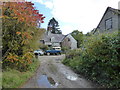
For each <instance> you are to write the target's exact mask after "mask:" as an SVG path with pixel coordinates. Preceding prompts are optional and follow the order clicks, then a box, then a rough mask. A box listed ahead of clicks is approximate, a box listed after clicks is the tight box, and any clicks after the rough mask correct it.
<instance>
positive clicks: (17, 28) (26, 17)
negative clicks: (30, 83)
mask: <svg viewBox="0 0 120 90" xmlns="http://www.w3.org/2000/svg"><path fill="white" fill-rule="evenodd" d="M33 5H34V4H33V3H31V2H5V3H3V5H2V7H3V8H2V27H3V28H2V30H3V32H2V33H3V34H2V41H3V48H2V55H3V67H6V66H10V67H12V68H16V67H17V68H19V69H21V70H22V69H26V68H27V67H28V66H29V65H30V63H32V61H31V58H32V56H33V55H32V52H31V51H32V50H33V49H35V48H34V47H33V46H32V45H33V43H34V46H36V45H35V42H37V40H38V37H40V35H41V33H42V32H43V30H42V29H39V28H37V23H38V21H40V22H41V23H44V22H43V19H44V18H45V17H43V14H39V13H38V10H36V9H35V8H34V7H33Z"/></svg>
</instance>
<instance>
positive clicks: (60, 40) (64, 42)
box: [40, 18, 77, 49]
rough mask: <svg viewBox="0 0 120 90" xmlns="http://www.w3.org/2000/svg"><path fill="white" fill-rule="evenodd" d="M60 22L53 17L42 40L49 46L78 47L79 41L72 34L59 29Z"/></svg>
mask: <svg viewBox="0 0 120 90" xmlns="http://www.w3.org/2000/svg"><path fill="white" fill-rule="evenodd" d="M59 29H60V28H59V25H58V22H57V21H56V20H55V18H52V19H51V20H50V21H49V23H48V27H47V31H46V32H45V33H44V35H43V37H42V39H41V40H40V42H41V43H42V44H44V45H47V46H48V47H62V48H63V47H65V48H68V49H77V41H76V40H75V39H74V38H73V37H72V36H71V35H70V34H68V35H63V34H62V31H61V30H59Z"/></svg>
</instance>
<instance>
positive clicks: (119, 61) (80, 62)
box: [63, 34, 120, 88]
mask: <svg viewBox="0 0 120 90" xmlns="http://www.w3.org/2000/svg"><path fill="white" fill-rule="evenodd" d="M82 47H83V48H82V50H80V51H79V52H77V53H75V51H72V52H71V53H69V54H68V55H67V57H66V59H65V60H64V61H63V63H64V64H67V65H69V66H70V67H72V68H73V69H74V70H75V71H77V73H81V74H83V75H85V76H87V77H88V78H89V79H91V80H93V81H96V82H97V83H100V84H101V85H105V86H106V87H115V88H116V87H117V88H118V87H120V85H119V83H120V78H119V77H120V39H119V35H117V34H102V35H99V36H90V37H87V38H86V39H85V40H84V43H83V46H82ZM76 55H77V56H76ZM68 57H69V58H68Z"/></svg>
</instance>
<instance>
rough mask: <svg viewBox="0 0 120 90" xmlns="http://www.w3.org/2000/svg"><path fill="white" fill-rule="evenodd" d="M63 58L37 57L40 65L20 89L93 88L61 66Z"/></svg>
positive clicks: (60, 56) (63, 56)
mask: <svg viewBox="0 0 120 90" xmlns="http://www.w3.org/2000/svg"><path fill="white" fill-rule="evenodd" d="M64 58H65V55H59V56H39V61H40V63H41V65H40V67H39V68H38V70H37V73H36V75H35V76H34V77H33V78H31V79H30V80H29V81H28V82H27V83H26V84H25V85H24V86H23V87H22V88H94V86H93V84H92V83H90V82H89V81H87V80H85V79H84V78H83V77H80V76H79V77H78V75H77V74H75V73H74V72H73V71H72V70H71V69H70V68H69V67H67V66H65V65H63V64H62V63H61V60H63V59H64Z"/></svg>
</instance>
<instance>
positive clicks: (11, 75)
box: [2, 59, 40, 88]
mask: <svg viewBox="0 0 120 90" xmlns="http://www.w3.org/2000/svg"><path fill="white" fill-rule="evenodd" d="M39 64H40V63H39V61H38V60H37V59H34V62H33V63H32V64H31V66H30V68H29V70H28V71H26V72H20V71H18V70H15V69H10V68H8V69H7V70H5V71H3V73H2V87H3V88H18V87H20V86H21V85H22V84H24V83H25V82H26V81H27V80H28V79H29V78H30V77H31V76H32V75H34V72H35V71H36V69H37V67H38V66H39Z"/></svg>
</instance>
